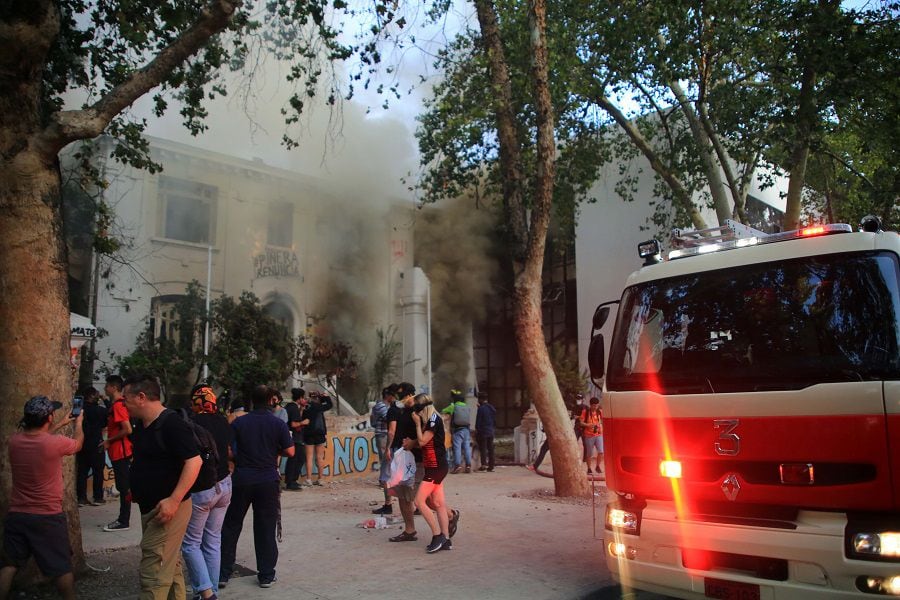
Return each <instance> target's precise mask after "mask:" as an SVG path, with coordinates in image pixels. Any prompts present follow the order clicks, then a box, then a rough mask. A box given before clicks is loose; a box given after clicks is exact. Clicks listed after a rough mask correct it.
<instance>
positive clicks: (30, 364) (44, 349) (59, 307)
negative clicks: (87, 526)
mask: <svg viewBox="0 0 900 600" xmlns="http://www.w3.org/2000/svg"><path fill="white" fill-rule="evenodd" d="M7 131H9V129H7ZM59 194H60V188H59V171H58V168H57V165H56V162H55V157H53V158H52V159H51V160H48V159H47V157H44V156H41V154H40V153H39V152H36V151H33V150H30V149H26V150H24V151H22V152H20V153H18V154H16V155H15V156H14V157H12V158H11V159H9V158H8V157H7V156H3V162H2V163H0V298H2V301H0V323H3V328H4V331H5V333H6V336H5V338H6V339H5V340H4V341H3V343H2V344H0V448H2V451H0V514H5V513H6V510H7V508H8V506H9V494H10V489H11V486H12V481H11V477H10V465H9V454H8V452H7V451H6V448H7V444H8V440H9V437H10V436H11V435H12V434H13V433H15V432H16V424H17V423H18V421H19V419H20V418H21V417H22V407H23V405H24V403H25V401H26V400H27V399H28V398H30V397H31V396H34V395H38V394H43V395H46V396H49V397H50V398H52V399H54V400H59V401H61V402H63V404H65V406H64V408H63V409H61V410H60V411H59V412H58V413H57V415H61V414H62V413H63V412H64V411H66V410H68V409H69V408H70V406H71V398H72V395H73V385H74V381H75V379H74V378H75V376H76V375H77V374H76V373H75V372H74V371H73V369H72V367H71V366H70V364H69V362H68V357H69V332H70V326H69V308H68V307H69V299H68V284H67V270H68V269H67V261H66V250H65V246H64V244H63V241H62V240H64V237H63V235H62V220H61V216H60V211H59V198H60V195H59ZM64 432H65V431H64ZM74 474H75V469H74V462H73V460H72V459H71V457H70V458H68V459H66V460H65V461H64V463H63V479H64V482H65V496H64V500H63V508H64V510H65V512H66V518H67V519H68V523H69V538H70V540H71V543H72V551H73V553H74V559H75V568H76V569H77V570H80V569H81V568H82V567H83V565H84V554H83V551H82V546H81V523H80V521H79V517H78V507H77V504H76V502H75V486H74V479H75V478H74Z"/></svg>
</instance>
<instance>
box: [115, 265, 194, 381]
mask: <svg viewBox="0 0 900 600" xmlns="http://www.w3.org/2000/svg"><path fill="white" fill-rule="evenodd" d="M204 302H205V300H204V297H203V295H202V290H201V288H200V284H199V283H198V282H197V281H192V282H191V283H190V284H188V287H187V290H186V293H185V295H184V296H182V297H181V298H180V299H179V300H178V302H177V303H176V306H175V314H176V315H177V316H178V321H177V324H176V325H175V328H174V329H175V331H176V332H177V333H176V335H177V339H173V337H176V336H171V337H166V336H164V335H163V336H159V337H157V336H156V335H155V332H154V328H155V325H154V323H152V322H150V321H149V320H148V327H147V328H145V329H144V331H142V332H141V334H140V335H139V336H138V339H137V341H136V343H135V348H134V350H133V351H132V352H131V354H128V355H124V356H118V355H115V354H113V355H112V356H111V359H112V361H111V362H112V368H109V367H107V368H105V369H101V371H105V372H106V373H107V374H112V373H119V374H122V375H123V376H125V377H126V378H127V376H128V375H129V374H134V373H152V374H154V375H156V376H157V377H159V381H160V385H161V386H162V390H163V394H164V396H165V397H168V396H170V395H171V394H181V393H185V392H187V391H188V389H189V388H190V387H191V384H192V383H196V381H197V379H196V377H197V376H199V369H200V367H201V366H202V363H203V349H202V338H200V337H199V336H200V332H201V331H202V327H203V323H204V310H205V308H204ZM192 375H194V376H195V378H194V379H193V381H192V379H191V376H192Z"/></svg>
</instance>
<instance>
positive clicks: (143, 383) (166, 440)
mask: <svg viewBox="0 0 900 600" xmlns="http://www.w3.org/2000/svg"><path fill="white" fill-rule="evenodd" d="M124 398H125V404H126V406H127V407H128V412H129V414H131V416H132V417H134V418H135V419H137V421H138V423H137V425H136V426H135V427H134V433H133V443H134V462H133V463H132V465H131V476H132V477H131V491H132V496H133V498H134V501H135V502H137V504H138V507H139V508H140V511H141V531H142V536H141V564H140V569H139V574H140V582H141V595H140V597H141V600H146V599H149V598H153V599H156V598H167V597H168V598H184V597H185V595H186V590H185V585H184V575H183V574H182V570H181V551H180V550H181V540H182V538H183V537H184V532H185V530H186V529H187V525H188V521H189V520H190V518H191V502H190V495H191V487H193V485H194V482H195V481H196V479H197V475H198V474H199V473H200V468H201V467H202V466H203V459H202V458H201V457H200V448H199V444H198V443H197V437H196V435H195V434H194V431H193V429H192V428H191V426H190V425H189V424H188V423H187V422H186V421H185V420H184V419H182V418H180V417H178V415H176V414H175V413H174V412H173V411H170V410H168V409H166V408H165V407H164V406H163V405H162V402H161V401H160V390H159V383H158V382H157V381H156V379H155V378H154V377H151V376H148V375H138V376H135V377H131V378H129V379H128V380H126V381H125V389H124Z"/></svg>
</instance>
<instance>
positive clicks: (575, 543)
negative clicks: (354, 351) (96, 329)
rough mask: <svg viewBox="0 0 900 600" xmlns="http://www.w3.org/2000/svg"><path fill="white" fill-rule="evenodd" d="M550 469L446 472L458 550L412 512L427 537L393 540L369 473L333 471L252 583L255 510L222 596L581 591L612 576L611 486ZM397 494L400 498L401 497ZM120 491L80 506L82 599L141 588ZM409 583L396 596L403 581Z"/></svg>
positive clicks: (35, 591)
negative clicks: (120, 526) (606, 549)
mask: <svg viewBox="0 0 900 600" xmlns="http://www.w3.org/2000/svg"><path fill="white" fill-rule="evenodd" d="M552 485H553V484H552V481H551V480H550V479H546V478H543V477H540V476H538V475H536V474H534V473H532V472H530V471H528V470H526V469H524V468H522V467H514V466H509V467H498V468H497V470H496V471H495V472H494V473H472V474H459V475H452V476H449V477H448V479H447V480H446V482H445V488H446V494H447V500H448V503H449V504H450V505H451V506H453V507H454V508H457V509H459V510H460V511H461V513H462V517H461V519H460V525H459V533H458V534H457V536H456V537H455V538H454V540H453V541H454V549H453V551H452V552H441V553H437V554H435V555H428V554H426V553H425V552H424V546H425V545H426V544H427V543H428V541H429V539H430V532H429V531H428V527H427V525H426V524H425V522H424V520H423V519H422V518H421V517H417V518H416V526H417V529H418V532H419V541H417V542H411V543H401V544H393V543H388V541H387V538H388V537H390V536H391V535H394V534H395V533H397V532H398V531H399V529H400V525H393V526H391V527H390V528H389V529H388V530H384V531H381V530H373V529H363V528H360V527H358V525H359V524H360V523H361V522H363V521H364V520H366V519H368V518H370V517H371V516H372V515H371V509H372V508H374V507H377V506H379V505H380V504H381V502H380V500H381V492H380V490H379V489H378V488H377V487H376V485H374V482H373V481H370V480H365V481H363V480H358V479H357V480H350V481H341V482H338V481H335V482H333V483H331V484H329V485H326V486H323V487H321V488H307V489H305V490H304V491H302V492H291V493H287V492H286V493H284V494H283V495H282V507H283V508H282V512H283V526H284V541H283V542H282V543H281V544H280V546H279V548H280V557H279V563H278V578H279V582H278V583H277V584H276V585H275V586H274V587H272V588H270V589H265V590H264V589H260V588H259V587H258V586H257V585H256V578H255V577H254V576H251V575H253V574H255V571H254V570H253V569H254V567H255V558H254V554H253V542H252V537H253V536H252V526H251V520H252V517H251V516H248V517H247V522H246V523H245V526H244V533H243V535H242V536H241V540H240V543H239V545H238V563H239V565H241V566H242V567H243V569H241V571H240V572H241V573H242V574H245V575H246V576H242V577H235V578H233V579H232V580H231V582H230V583H229V586H228V587H227V588H226V589H223V590H222V591H221V594H220V597H221V598H223V599H225V598H241V600H253V599H255V598H321V599H327V600H337V599H339V598H347V599H351V598H352V599H356V598H375V597H385V596H389V597H390V596H391V595H392V594H393V597H399V598H406V597H409V598H413V597H428V598H429V600H440V599H441V598H448V599H450V598H452V599H454V600H459V599H460V598H474V597H490V598H510V599H513V598H515V599H516V600H520V599H521V598H529V599H530V598H548V599H549V598H560V599H569V598H570V599H581V598H585V597H588V596H590V595H591V594H595V593H596V592H597V590H600V589H606V588H608V587H610V586H612V582H611V580H610V578H609V574H608V572H607V570H606V567H605V564H604V560H603V550H602V549H603V541H602V537H603V530H602V515H603V510H604V505H605V489H603V488H601V487H598V488H597V494H596V495H595V496H594V497H593V498H557V497H556V496H554V495H553V491H552ZM395 506H396V505H395ZM116 510H117V506H116V503H114V502H111V503H108V504H106V505H104V506H100V507H86V508H83V509H82V512H81V515H82V531H83V539H84V545H85V548H86V551H87V555H86V559H87V562H88V564H89V566H90V567H91V568H90V569H89V570H88V571H87V572H86V573H84V574H82V575H81V576H80V577H79V578H78V581H77V584H76V586H77V595H78V598H79V599H85V600H88V599H90V600H94V599H98V598H103V599H104V600H117V599H126V598H127V599H132V598H137V596H138V591H139V587H138V579H137V565H138V562H139V558H140V552H139V549H138V547H137V543H138V541H139V539H140V531H139V529H140V528H139V525H138V519H137V515H133V516H132V529H131V530H130V531H128V532H123V533H122V534H104V533H103V532H102V531H101V530H100V526H101V525H102V524H103V523H106V522H109V521H110V520H112V518H114V517H115V514H116ZM399 581H402V585H403V589H404V590H405V591H407V592H409V593H408V594H406V593H404V594H401V595H400V596H397V595H396V594H395V593H394V592H396V588H397V586H398V582H399ZM13 597H14V598H17V599H20V600H26V599H27V600H44V599H47V598H54V597H56V596H55V594H54V593H53V591H52V589H51V588H50V587H49V586H47V585H40V586H35V587H32V588H30V589H27V590H19V591H16V592H14V595H13Z"/></svg>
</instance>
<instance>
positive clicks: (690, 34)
mask: <svg viewBox="0 0 900 600" xmlns="http://www.w3.org/2000/svg"><path fill="white" fill-rule="evenodd" d="M495 4H496V8H497V12H498V15H499V23H500V29H501V36H502V38H503V40H504V44H505V45H504V50H505V52H506V56H507V59H508V63H509V66H510V72H511V80H512V89H513V98H514V100H513V101H514V107H513V108H514V111H515V115H516V122H517V124H518V138H519V141H520V142H521V143H522V144H523V156H524V160H525V163H526V164H525V168H524V172H525V173H526V174H528V175H526V176H527V177H531V176H533V174H534V172H535V169H534V158H535V151H534V139H535V115H534V107H533V102H532V99H531V89H530V84H529V79H528V70H529V68H530V61H531V51H530V46H529V42H528V40H529V30H528V29H527V27H528V24H527V19H526V10H527V6H526V4H525V3H520V2H515V1H513V0H500V1H498V2H496V3H495ZM898 6H900V5H898V3H897V2H886V3H883V4H882V5H881V6H876V7H870V6H869V5H866V8H863V9H849V8H842V7H840V5H839V3H837V2H833V1H822V2H813V1H811V0H712V1H709V0H704V1H700V0H652V1H650V2H643V1H638V0H623V1H622V2H607V3H599V4H598V3H596V2H589V1H587V0H554V1H551V2H549V3H548V5H547V10H548V19H547V27H548V30H547V36H548V46H549V49H550V63H551V71H552V73H553V77H552V78H551V82H550V84H551V87H552V90H551V92H552V97H553V103H554V111H555V114H556V119H557V120H556V138H557V140H559V148H558V151H559V155H558V163H557V165H558V168H557V182H556V186H555V195H554V206H555V209H556V211H557V214H558V215H559V217H560V218H562V219H564V218H566V215H567V214H568V215H574V214H576V213H575V211H573V210H572V206H573V205H577V203H578V202H580V201H583V200H585V199H587V200H590V198H587V193H588V190H589V189H590V186H591V185H592V183H593V182H594V181H595V180H596V178H597V175H598V173H599V170H600V168H602V167H603V165H605V164H607V163H608V162H610V161H611V160H613V159H614V158H615V159H618V161H619V164H620V165H623V166H622V168H621V170H620V172H619V175H618V178H617V181H616V183H615V189H616V191H617V193H618V194H619V195H620V196H621V197H622V198H623V199H625V200H632V199H634V194H635V192H636V189H637V188H636V183H637V181H636V176H637V175H638V174H639V173H638V174H636V173H634V172H629V171H627V170H626V169H625V168H624V165H625V164H626V163H627V162H628V161H629V160H630V159H632V158H634V157H635V156H637V154H638V151H637V148H636V146H635V145H634V143H633V141H632V139H631V138H629V137H628V136H626V135H625V133H624V131H623V130H622V129H621V128H620V127H619V126H618V125H617V124H616V123H615V122H613V120H612V118H611V113H609V111H608V110H607V109H606V108H605V106H604V105H603V103H602V102H601V100H603V99H605V100H606V101H608V102H610V103H611V104H612V105H614V106H615V107H617V108H618V110H620V111H621V112H622V113H624V115H625V116H626V117H627V118H628V119H631V120H632V122H633V123H634V124H635V125H636V127H637V129H638V131H639V132H640V133H641V134H642V135H643V136H644V138H645V139H646V140H647V141H648V142H649V144H650V147H651V149H652V151H653V152H654V153H655V155H656V156H657V157H658V158H659V159H660V161H661V162H662V164H663V166H664V167H665V169H667V170H668V172H670V173H672V174H674V175H675V176H677V178H678V179H679V180H680V181H681V182H682V183H683V185H684V188H685V191H686V193H688V194H690V195H692V196H694V197H695V198H697V199H698V202H699V204H700V205H706V206H712V202H713V198H712V196H711V195H710V194H709V193H708V192H707V191H706V190H708V186H709V182H710V179H709V173H710V170H709V168H708V167H707V166H706V165H705V164H704V162H703V161H702V160H701V156H702V155H703V153H704V152H706V153H709V154H713V153H712V147H711V146H710V144H709V142H706V143H701V142H702V139H703V137H702V135H703V134H701V137H700V138H698V135H697V133H696V132H694V131H692V129H691V125H692V119H693V120H694V123H695V124H702V125H703V127H702V128H701V129H702V130H703V132H704V133H705V136H706V137H707V138H709V137H713V138H715V140H716V141H718V142H719V143H720V144H721V154H716V155H714V156H713V157H712V159H711V160H713V163H714V165H722V164H727V165H730V166H731V167H732V168H733V171H734V172H733V174H732V175H733V182H732V183H733V186H732V189H729V190H728V199H729V200H730V201H731V203H732V206H734V203H735V202H740V203H742V202H743V197H744V196H745V195H746V194H747V193H748V191H749V189H750V187H751V185H752V183H753V179H752V178H753V177H755V176H760V177H762V185H763V186H764V187H765V186H767V185H771V183H772V181H773V180H772V177H773V175H775V174H777V173H778V171H777V169H776V170H775V171H772V170H771V169H770V168H769V167H770V166H773V165H774V166H775V167H776V168H781V169H782V170H783V169H786V168H788V167H789V166H790V165H789V160H788V159H789V156H790V152H791V150H792V148H793V147H794V145H795V144H796V143H797V141H798V139H801V138H803V136H807V137H808V138H809V142H810V145H811V149H812V159H811V161H812V163H813V164H812V165H811V168H810V173H809V176H808V177H807V181H808V183H809V185H810V186H811V187H813V188H814V189H816V190H818V194H819V195H818V196H817V198H818V200H817V202H814V203H813V204H812V205H811V206H810V208H811V209H822V208H823V206H824V202H823V201H822V198H823V197H824V196H825V195H828V196H829V197H831V198H832V202H831V203H830V207H831V210H834V212H835V213H836V215H837V214H838V213H841V211H840V210H837V209H836V208H835V203H838V204H840V205H841V206H842V207H845V208H846V209H847V212H848V213H851V214H854V215H855V214H857V213H866V212H874V213H876V214H879V215H881V216H884V215H885V214H893V215H896V210H895V207H896V205H897V197H898V184H897V182H898V179H900V178H898V176H897V171H896V165H897V164H898V162H897V160H896V150H895V147H896V143H895V140H896V139H897V135H898V114H900V110H898V108H900V105H898V97H900V92H898V85H900V84H898V78H897V77H896V73H898V72H900V53H898V52H897V46H896V40H897V39H900V31H898V28H900V20H898V19H896V18H895V14H896V13H895V11H896V10H897V8H898ZM482 44H483V41H482V40H481V38H480V33H479V32H478V31H477V30H475V29H474V28H473V29H468V30H464V31H462V32H461V33H460V34H459V36H458V37H457V38H456V39H454V40H453V41H452V43H451V44H449V45H448V46H447V48H446V49H444V50H442V51H441V52H439V53H438V55H437V59H436V66H437V67H438V68H439V69H441V70H442V71H443V72H444V73H445V78H444V79H443V80H442V81H441V82H440V83H439V84H438V85H436V86H435V87H434V88H433V96H432V98H431V99H430V100H429V101H428V102H427V103H426V111H425V112H424V114H422V115H421V117H420V118H419V128H418V130H417V134H416V135H417V138H418V141H419V148H420V153H421V156H422V164H423V166H424V170H423V173H422V175H421V177H420V179H419V182H418V184H419V190H420V192H421V194H422V199H423V200H424V201H426V202H430V201H437V200H440V199H443V198H448V197H453V196H458V195H460V193H461V192H462V191H463V190H465V189H467V188H479V189H481V190H483V191H484V192H485V195H488V196H489V197H490V196H492V197H495V198H496V197H499V192H500V177H499V173H498V158H499V148H498V141H497V132H496V123H495V121H494V117H493V114H492V113H491V111H490V106H491V99H492V97H493V96H494V94H495V91H494V90H492V86H491V85H490V79H489V77H488V74H487V67H486V63H485V60H484V58H483V55H482V53H481V45H482ZM805 69H807V70H808V69H812V70H813V71H814V72H815V74H816V77H815V80H814V82H815V83H814V86H815V87H814V93H813V100H814V102H813V110H812V112H813V114H812V121H813V126H812V129H811V131H810V132H808V134H807V133H806V132H805V129H804V128H803V123H802V119H801V118H800V116H799V113H800V109H799V106H800V89H801V80H802V77H803V74H804V72H805V71H804V70H805ZM679 93H680V94H683V99H684V104H683V105H682V104H681V102H680V99H679ZM892 140H893V141H892ZM835 155H836V156H838V157H839V158H837V159H836V158H834V156H835ZM531 183H532V182H531V181H530V180H529V181H528V182H526V184H525V186H524V188H525V189H531ZM726 183H727V181H726ZM823 190H827V194H826V191H823ZM674 198H675V193H674V190H673V189H672V188H671V187H670V186H669V185H668V184H667V183H665V182H664V181H663V180H662V179H661V178H660V177H659V176H658V174H657V184H656V187H655V190H654V199H653V204H654V206H655V207H656V214H655V215H653V217H652V221H653V222H654V224H655V225H656V226H658V227H660V228H667V227H671V226H673V225H679V226H682V225H685V224H687V222H688V220H689V219H688V214H687V212H685V207H684V206H680V205H679V204H677V203H676V204H673V200H674ZM814 198H816V196H814ZM844 198H846V200H844ZM737 216H738V217H740V214H738V215H737ZM893 218H896V217H892V219H893ZM889 221H890V219H889Z"/></svg>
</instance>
